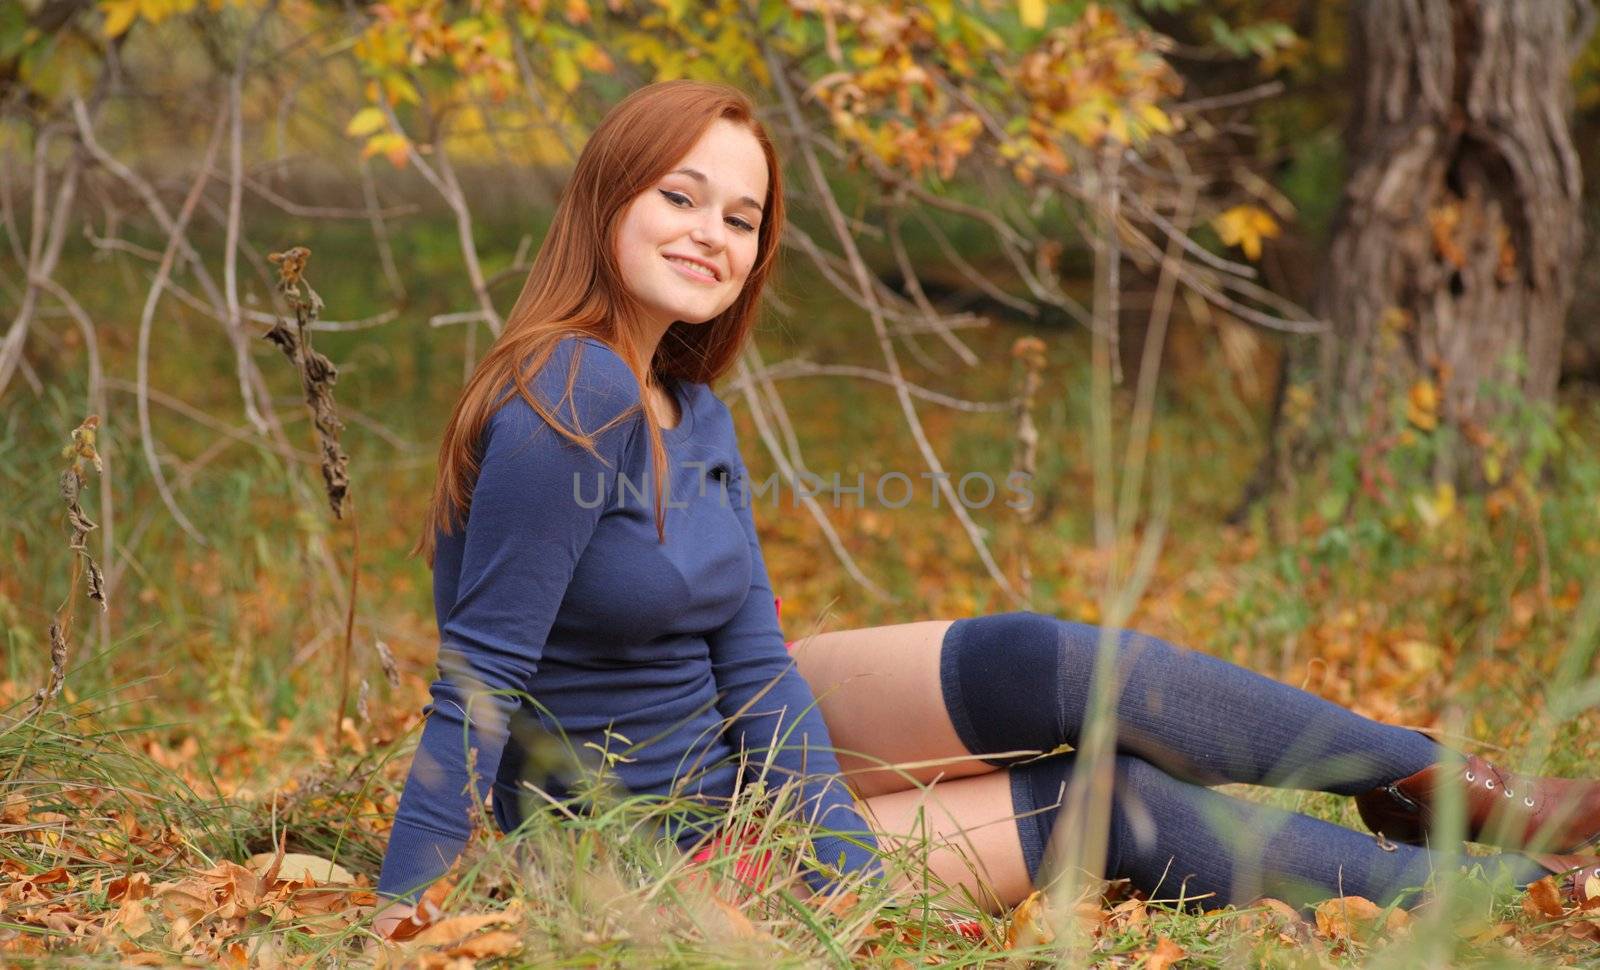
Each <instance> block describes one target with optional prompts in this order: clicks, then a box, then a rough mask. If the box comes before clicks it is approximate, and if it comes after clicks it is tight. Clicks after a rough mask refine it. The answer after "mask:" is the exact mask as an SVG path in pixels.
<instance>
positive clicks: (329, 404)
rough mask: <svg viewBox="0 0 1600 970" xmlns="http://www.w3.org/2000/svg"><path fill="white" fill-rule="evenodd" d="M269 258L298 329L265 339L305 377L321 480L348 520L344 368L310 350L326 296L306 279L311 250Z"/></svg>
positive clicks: (281, 328)
mask: <svg viewBox="0 0 1600 970" xmlns="http://www.w3.org/2000/svg"><path fill="white" fill-rule="evenodd" d="M267 259H269V260H271V261H272V262H274V263H277V264H278V292H279V293H282V294H283V297H284V299H285V300H287V301H288V303H289V308H290V309H291V310H293V311H294V328H293V329H290V327H289V326H288V325H287V323H286V322H285V321H283V320H278V321H276V322H275V323H273V325H272V329H271V330H268V331H267V332H266V333H265V334H264V335H263V336H265V337H266V339H268V340H270V341H272V342H273V343H275V344H277V345H278V349H279V350H281V351H283V354H284V356H285V357H288V358H289V361H290V362H291V363H292V364H294V366H295V370H296V371H298V372H299V374H300V384H301V386H302V387H304V388H305V392H306V406H307V407H309V408H310V409H311V417H312V422H313V424H315V426H316V429H317V443H318V445H319V446H320V447H321V449H322V482H323V485H324V486H325V487H326V488H327V491H328V505H329V507H331V508H332V509H333V515H334V518H343V517H344V504H345V496H346V495H348V494H349V491H350V473H349V471H348V468H347V465H348V461H349V460H348V459H347V458H346V456H345V453H344V450H343V449H342V448H341V447H340V446H339V432H340V431H341V430H343V428H344V422H342V421H340V420H339V414H338V410H337V408H336V407H335V405H334V401H333V385H334V384H335V383H336V382H337V381H338V380H339V369H338V368H337V367H335V366H334V365H333V361H331V360H329V359H328V358H327V357H325V356H323V355H322V354H320V353H318V352H317V351H316V350H314V349H312V347H311V323H312V321H314V320H316V319H317V315H318V314H320V313H321V312H322V297H320V296H318V295H317V291H316V290H314V289H312V288H311V284H310V283H309V282H308V281H307V280H306V278H305V270H306V263H307V262H308V261H310V259H311V250H309V249H307V248H306V247H304V246H295V247H293V248H291V249H289V250H287V251H285V252H281V253H272V254H270V255H269V256H268V257H267Z"/></svg>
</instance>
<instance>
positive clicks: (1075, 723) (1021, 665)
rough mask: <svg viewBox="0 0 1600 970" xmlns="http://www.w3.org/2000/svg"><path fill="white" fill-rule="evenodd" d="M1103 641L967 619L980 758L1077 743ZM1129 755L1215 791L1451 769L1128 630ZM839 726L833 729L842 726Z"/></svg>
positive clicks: (1093, 630)
mask: <svg viewBox="0 0 1600 970" xmlns="http://www.w3.org/2000/svg"><path fill="white" fill-rule="evenodd" d="M1100 633H1101V630H1100V628H1098V627H1093V626H1089V625H1086V624H1083V623H1072V622H1068V621H1065V620H1060V619H1057V618H1055V617H1052V616H1047V615H1044V614H1040V613H1034V612H1014V613H997V614H992V615H989V616H980V617H973V618H969V619H962V620H957V621H955V622H954V623H953V624H951V625H950V627H949V628H948V629H947V631H946V633H945V636H944V640H943V643H942V651H941V663H940V671H941V678H940V680H941V685H942V688H943V692H944V699H945V702H946V706H947V708H948V710H949V715H948V716H949V718H950V720H951V722H952V723H953V724H954V726H955V730H956V733H957V735H958V736H959V737H960V738H961V740H962V743H963V744H964V746H965V748H966V750H967V751H969V752H971V753H974V754H982V755H984V756H985V759H984V760H986V761H987V762H988V763H990V764H994V765H1004V764H1010V763H1013V762H1015V761H1016V760H1017V758H1016V757H1003V756H999V755H998V754H996V753H997V752H1007V751H1016V750H1019V749H1029V750H1035V751H1052V750H1055V749H1056V748H1057V747H1059V746H1060V745H1062V744H1075V743H1076V742H1077V739H1078V736H1079V732H1080V731H1081V730H1082V728H1083V726H1084V722H1085V717H1086V715H1087V709H1088V702H1089V691H1090V687H1091V681H1092V679H1093V672H1094V665H1095V660H1096V657H1097V655H1098V651H1099V638H1100ZM1116 683H1117V687H1116V694H1115V696H1116V705H1115V707H1116V717H1117V748H1118V750H1119V751H1121V752H1123V753H1125V754H1132V755H1137V756H1138V757H1140V758H1142V759H1144V760H1146V761H1148V762H1151V763H1153V764H1155V765H1157V766H1159V767H1160V768H1162V769H1163V770H1164V771H1166V772H1168V773H1169V774H1172V775H1175V776H1177V777H1179V778H1184V779H1187V780H1190V781H1196V782H1200V783H1202V784H1221V783H1224V782H1244V783H1249V784H1258V785H1273V786H1277V787H1285V788H1310V789H1319V790H1323V791H1330V792H1337V793H1339V794H1344V795H1355V794H1360V793H1362V792H1366V791H1369V790H1371V789H1372V788H1373V787H1375V786H1377V785H1382V784H1387V783H1389V782H1392V781H1394V780H1395V779H1397V778H1402V777H1404V776H1407V775H1410V774H1412V773H1413V772H1416V771H1418V770H1420V769H1422V768H1425V767H1428V766H1430V765H1432V764H1434V763H1435V762H1437V761H1439V760H1440V758H1441V757H1442V756H1443V754H1444V749H1443V748H1441V747H1440V746H1439V745H1437V744H1435V743H1434V742H1433V741H1431V740H1430V739H1428V738H1427V737H1425V736H1424V735H1421V734H1418V733H1417V732H1415V731H1411V730H1408V729H1405V728H1400V727H1395V726H1393V725H1389V724H1382V723H1379V722H1377V721H1373V720H1370V719H1368V718H1365V717H1362V716H1360V715H1358V714H1356V713H1355V712H1353V711H1350V710H1348V709H1347V708H1344V707H1341V706H1340V705H1338V704H1334V703H1332V702H1329V701H1327V700H1324V699H1322V698H1320V697H1317V696H1316V695H1314V694H1310V693H1307V692H1306V691H1303V690H1300V689H1298V688H1295V687H1291V686H1289V685H1288V684H1284V683H1280V682H1278V681H1276V680H1272V679H1270V678H1267V677H1263V676H1261V675H1260V674H1257V673H1254V672H1252V671H1249V670H1246V669H1244V668H1242V667H1238V666H1235V665H1234V664H1230V663H1228V662H1226V661H1224V660H1220V659H1218V658H1216V657H1211V656H1208V655H1206V654H1203V653H1198V652H1196V651H1192V650H1186V649H1183V648H1181V647H1177V646H1174V645H1173V644H1170V643H1167V642H1166V641H1163V640H1159V639H1157V638H1155V637H1150V636H1145V635H1143V634H1139V633H1134V632H1132V631H1123V632H1122V634H1121V636H1120V638H1119V642H1118V645H1117V673H1116ZM829 726H830V728H831V727H832V722H831V721H830V722H829Z"/></svg>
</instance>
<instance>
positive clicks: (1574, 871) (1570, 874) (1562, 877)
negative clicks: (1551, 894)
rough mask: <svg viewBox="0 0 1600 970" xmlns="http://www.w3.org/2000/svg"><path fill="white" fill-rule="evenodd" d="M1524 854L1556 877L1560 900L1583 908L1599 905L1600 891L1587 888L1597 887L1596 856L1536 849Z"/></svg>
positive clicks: (1599, 861)
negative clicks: (1546, 851) (1547, 851)
mask: <svg viewBox="0 0 1600 970" xmlns="http://www.w3.org/2000/svg"><path fill="white" fill-rule="evenodd" d="M1526 855H1527V856H1528V858H1530V859H1532V860H1533V861H1535V862H1537V863H1539V865H1541V866H1544V867H1545V868H1546V869H1548V870H1550V872H1551V874H1552V875H1554V876H1555V877H1556V890H1557V891H1558V892H1560V893H1561V899H1562V901H1563V902H1565V903H1567V904H1569V905H1572V906H1581V907H1583V908H1584V909H1592V908H1594V907H1595V906H1600V893H1597V894H1595V895H1591V893H1590V889H1597V890H1600V856H1593V855H1558V854H1550V853H1539V852H1529V853H1526ZM1552 915H1554V914H1552Z"/></svg>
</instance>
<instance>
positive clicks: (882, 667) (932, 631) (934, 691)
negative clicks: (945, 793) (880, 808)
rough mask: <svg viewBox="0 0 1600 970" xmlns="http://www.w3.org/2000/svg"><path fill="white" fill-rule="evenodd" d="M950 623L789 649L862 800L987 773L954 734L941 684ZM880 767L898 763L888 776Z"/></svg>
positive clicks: (836, 636) (837, 634) (849, 635)
mask: <svg viewBox="0 0 1600 970" xmlns="http://www.w3.org/2000/svg"><path fill="white" fill-rule="evenodd" d="M949 626H950V621H949V620H926V621H923V622H919V623H898V624H894V625H891V626H879V627H866V628H862V629H858V630H839V631H831V632H828V633H819V634H816V635H815V636H810V637H805V638H802V639H800V640H797V641H796V642H795V644H794V647H793V651H794V658H795V666H796V667H797V668H798V669H799V671H800V675H801V676H802V677H804V678H805V679H806V683H807V684H809V685H810V686H811V690H812V693H814V694H816V696H817V707H818V710H819V711H820V712H821V713H822V720H823V722H824V723H826V724H827V725H828V734H829V736H830V737H831V738H832V740H833V745H834V747H835V748H836V749H837V751H838V755H839V767H840V769H841V770H842V771H843V772H844V777H845V781H846V783H847V784H849V786H850V788H851V789H852V790H853V791H855V792H856V794H857V795H860V796H861V797H863V798H867V797H871V796H874V795H883V794H887V793H889V792H898V791H904V790H906V789H909V788H914V787H915V785H917V784H924V785H925V784H928V783H930V782H933V781H934V780H935V779H939V778H946V779H949V778H961V777H966V776H970V775H976V774H983V773H985V772H992V771H994V769H995V766H994V765H991V764H988V763H986V762H984V761H981V760H979V759H977V758H974V757H972V754H971V752H969V751H968V749H967V748H966V746H965V745H963V744H962V742H961V739H960V738H959V737H958V736H957V735H956V730H955V727H954V725H952V724H951V722H950V715H949V714H948V713H947V711H946V708H945V702H944V696H943V692H942V691H941V689H940V685H939V651H940V645H941V644H942V643H943V641H944V634H945V630H946V629H948V628H949ZM885 764H894V765H900V766H901V768H900V769H898V770H886V769H884V768H883V767H882V766H883V765H885Z"/></svg>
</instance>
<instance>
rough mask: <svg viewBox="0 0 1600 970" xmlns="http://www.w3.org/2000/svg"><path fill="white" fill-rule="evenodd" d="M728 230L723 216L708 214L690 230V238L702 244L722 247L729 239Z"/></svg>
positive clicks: (717, 247)
mask: <svg viewBox="0 0 1600 970" xmlns="http://www.w3.org/2000/svg"><path fill="white" fill-rule="evenodd" d="M727 231H728V230H727V227H726V226H724V225H723V224H722V217H721V216H716V215H708V216H706V217H704V218H702V219H700V220H698V221H697V222H696V223H695V225H694V227H693V228H692V229H691V230H690V231H689V238H690V239H693V240H694V241H695V242H697V243H700V244H701V245H704V246H711V247H713V248H716V249H721V248H722V246H723V244H724V242H725V241H726V239H727Z"/></svg>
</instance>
